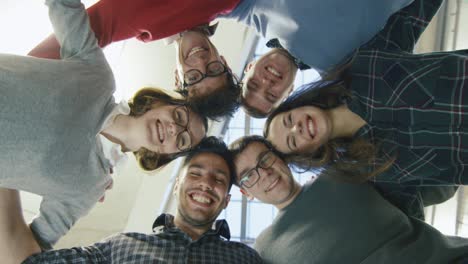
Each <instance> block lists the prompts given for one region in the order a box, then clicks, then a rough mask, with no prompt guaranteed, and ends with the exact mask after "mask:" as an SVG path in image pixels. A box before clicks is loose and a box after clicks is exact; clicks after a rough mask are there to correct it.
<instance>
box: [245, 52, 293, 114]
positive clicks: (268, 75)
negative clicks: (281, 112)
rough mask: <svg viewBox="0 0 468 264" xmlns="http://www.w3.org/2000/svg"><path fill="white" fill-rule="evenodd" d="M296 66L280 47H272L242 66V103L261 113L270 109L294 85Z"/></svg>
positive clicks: (283, 97) (284, 96) (274, 106)
mask: <svg viewBox="0 0 468 264" xmlns="http://www.w3.org/2000/svg"><path fill="white" fill-rule="evenodd" d="M296 73H297V67H296V65H295V64H294V63H293V62H292V61H291V59H290V58H289V56H288V55H287V54H286V53H285V52H284V51H283V50H280V49H273V50H272V51H270V52H269V53H267V54H265V55H263V56H262V57H261V58H260V59H259V60H258V61H256V62H251V63H250V64H249V65H248V66H247V67H246V70H245V76H244V79H243V83H244V84H245V85H244V87H243V90H242V98H243V104H244V105H245V106H247V107H249V108H254V109H256V110H257V111H258V112H261V113H263V114H267V113H270V112H271V111H272V110H273V109H274V108H276V106H278V104H280V103H281V102H282V101H283V100H284V99H285V98H286V97H287V96H288V95H289V93H291V91H292V89H293V82H294V78H296Z"/></svg>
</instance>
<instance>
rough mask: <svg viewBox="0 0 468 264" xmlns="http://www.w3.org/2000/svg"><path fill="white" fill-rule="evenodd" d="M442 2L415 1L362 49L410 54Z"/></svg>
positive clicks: (394, 17) (393, 18)
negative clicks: (387, 50) (397, 51)
mask: <svg viewBox="0 0 468 264" xmlns="http://www.w3.org/2000/svg"><path fill="white" fill-rule="evenodd" d="M442 1H443V0H415V1H414V2H413V3H411V4H410V5H408V6H407V7H405V8H403V9H401V10H400V11H399V12H397V13H395V14H393V15H392V16H391V17H390V18H389V19H388V21H387V24H386V25H385V28H384V29H383V30H381V31H380V32H379V33H378V34H377V35H376V37H374V38H373V39H372V40H371V41H370V42H369V43H367V44H366V45H364V48H366V49H368V48H379V49H389V50H399V51H406V52H412V51H413V48H414V45H415V44H416V42H417V41H418V39H419V37H420V36H421V34H422V33H423V32H424V30H425V29H426V27H427V25H429V22H430V21H431V20H432V18H433V17H434V15H435V14H436V13H437V10H439V8H440V6H441V4H442Z"/></svg>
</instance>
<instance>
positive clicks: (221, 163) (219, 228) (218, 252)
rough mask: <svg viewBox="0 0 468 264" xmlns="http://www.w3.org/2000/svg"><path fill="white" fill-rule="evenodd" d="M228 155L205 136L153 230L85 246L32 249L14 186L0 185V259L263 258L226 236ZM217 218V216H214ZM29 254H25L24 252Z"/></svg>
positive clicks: (230, 167) (229, 182)
mask: <svg viewBox="0 0 468 264" xmlns="http://www.w3.org/2000/svg"><path fill="white" fill-rule="evenodd" d="M233 168H234V167H233V163H232V157H231V154H230V152H229V151H228V149H227V147H226V145H225V143H224V142H223V141H221V140H219V139H217V138H215V137H209V138H207V139H204V140H203V141H202V142H201V143H200V145H199V146H197V147H196V149H195V150H193V151H192V152H191V153H190V154H189V155H188V156H187V158H186V160H185V161H184V166H183V170H182V172H181V174H180V175H179V177H178V178H177V180H176V185H175V188H174V194H175V196H176V197H177V200H178V208H177V213H176V214H175V216H172V215H169V214H162V215H161V216H159V217H158V218H157V219H156V221H155V223H154V225H153V228H154V233H153V234H140V233H121V234H117V235H115V236H112V237H110V238H108V239H106V240H104V241H102V242H99V243H96V244H94V245H91V246H87V247H76V248H71V249H60V250H53V251H47V252H42V253H37V254H34V255H32V256H29V255H31V254H33V253H35V252H38V251H39V247H38V246H37V244H36V245H34V244H35V241H34V238H33V236H32V235H31V234H30V230H29V228H28V226H27V225H26V224H25V223H24V219H23V216H22V213H21V210H20V202H19V198H18V192H17V191H14V190H8V189H0V210H1V211H0V233H1V234H2V235H1V236H0V250H2V252H0V258H1V259H2V263H5V262H4V261H6V263H9V262H13V263H18V262H20V260H23V259H24V258H26V257H27V259H26V260H25V261H24V262H23V263H48V264H50V263H156V262H157V263H204V264H205V263H262V260H261V258H260V257H259V255H258V254H257V252H255V250H253V249H252V248H250V247H248V246H247V245H244V244H242V243H238V242H231V241H229V239H230V233H229V227H228V225H227V223H226V221H225V220H216V218H217V217H218V215H219V213H220V212H221V211H222V210H223V209H224V208H225V207H226V206H227V205H228V202H229V199H230V195H229V190H230V189H231V186H232V184H233V181H234V177H235V174H234V169H233ZM215 220H216V221H215ZM28 256H29V257H28Z"/></svg>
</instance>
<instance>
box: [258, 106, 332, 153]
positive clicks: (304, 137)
mask: <svg viewBox="0 0 468 264" xmlns="http://www.w3.org/2000/svg"><path fill="white" fill-rule="evenodd" d="M331 124H332V122H331V119H330V117H329V115H328V114H327V112H325V111H324V110H322V109H320V108H318V107H315V106H303V107H298V108H295V109H293V110H291V111H288V112H283V113H280V114H278V115H276V116H275V117H274V118H273V119H272V121H271V123H270V125H269V126H270V127H269V133H268V136H267V139H268V140H269V141H270V142H271V143H272V144H273V145H274V146H275V148H276V149H278V150H279V151H281V152H283V153H313V152H314V151H316V150H317V149H318V148H320V147H321V146H322V145H323V144H325V143H326V142H327V141H328V140H329V139H330V135H331V130H332V125H331Z"/></svg>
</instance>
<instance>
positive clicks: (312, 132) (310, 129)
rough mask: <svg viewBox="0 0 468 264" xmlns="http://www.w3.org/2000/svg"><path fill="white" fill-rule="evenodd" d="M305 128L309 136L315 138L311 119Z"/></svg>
mask: <svg viewBox="0 0 468 264" xmlns="http://www.w3.org/2000/svg"><path fill="white" fill-rule="evenodd" d="M307 127H308V129H309V134H310V135H311V136H312V137H314V136H315V132H314V122H312V119H309V120H308V121H307Z"/></svg>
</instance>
